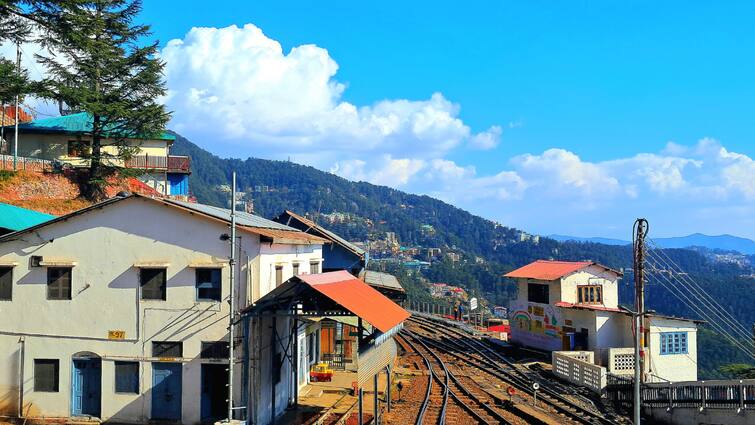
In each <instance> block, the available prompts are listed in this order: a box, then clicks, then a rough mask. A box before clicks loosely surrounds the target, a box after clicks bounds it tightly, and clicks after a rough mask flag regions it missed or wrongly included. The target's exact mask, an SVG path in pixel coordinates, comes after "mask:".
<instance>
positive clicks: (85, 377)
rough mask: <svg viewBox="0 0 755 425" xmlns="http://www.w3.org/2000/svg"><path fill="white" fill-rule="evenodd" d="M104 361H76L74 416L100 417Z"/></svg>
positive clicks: (72, 408) (72, 388) (72, 405)
mask: <svg viewBox="0 0 755 425" xmlns="http://www.w3.org/2000/svg"><path fill="white" fill-rule="evenodd" d="M101 382H102V361H101V360H100V359H74V360H73V376H72V380H71V410H72V415H73V416H94V417H99V416H100V398H101V397H102V391H101V388H102V385H101Z"/></svg>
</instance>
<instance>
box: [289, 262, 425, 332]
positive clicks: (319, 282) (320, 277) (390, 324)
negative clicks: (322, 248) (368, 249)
mask: <svg viewBox="0 0 755 425" xmlns="http://www.w3.org/2000/svg"><path fill="white" fill-rule="evenodd" d="M298 278H299V279H300V280H301V281H303V282H305V283H307V284H308V285H309V286H311V287H312V288H314V289H315V290H317V291H318V292H320V293H321V294H323V295H325V296H326V297H328V298H330V299H332V300H333V301H335V302H337V303H338V304H340V305H341V306H342V307H344V308H345V309H347V310H349V311H351V312H352V313H354V314H356V315H357V316H359V317H361V318H362V319H363V320H366V321H367V322H368V323H369V324H371V325H372V326H374V327H376V328H377V329H378V330H380V331H381V332H388V331H389V330H391V329H393V328H394V327H396V326H397V325H399V324H400V323H402V322H403V321H404V320H406V319H408V318H409V316H411V315H410V314H409V313H408V312H407V311H406V310H404V309H403V308H401V307H400V306H399V305H398V304H396V303H394V302H393V301H391V300H390V299H389V298H388V297H386V296H385V295H383V294H381V293H380V292H378V291H377V290H375V289H373V288H372V287H370V286H369V285H367V284H366V283H364V282H363V281H361V280H359V279H357V278H356V277H354V276H352V275H351V274H350V273H349V272H347V271H343V270H341V271H337V272H329V273H320V274H311V275H300V276H298Z"/></svg>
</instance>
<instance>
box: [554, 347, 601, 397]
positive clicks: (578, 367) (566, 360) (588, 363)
mask: <svg viewBox="0 0 755 425" xmlns="http://www.w3.org/2000/svg"><path fill="white" fill-rule="evenodd" d="M553 373H554V374H556V376H558V377H561V378H563V379H565V380H567V381H569V382H571V383H574V384H577V385H580V386H583V387H587V388H589V389H591V390H593V391H595V392H596V393H598V394H602V393H603V389H604V388H605V387H606V368H604V367H603V366H598V365H595V364H593V352H592V351H554V352H553Z"/></svg>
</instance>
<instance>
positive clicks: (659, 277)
mask: <svg viewBox="0 0 755 425" xmlns="http://www.w3.org/2000/svg"><path fill="white" fill-rule="evenodd" d="M658 270H659V269H658V268H657V267H656V265H655V264H652V269H650V270H647V271H648V274H649V275H651V276H653V277H654V278H655V279H656V281H657V282H658V283H660V284H661V285H662V286H663V287H664V288H666V289H667V290H668V291H669V292H670V293H671V294H672V295H673V296H674V297H675V298H677V299H678V300H679V301H681V302H682V303H683V304H685V305H687V307H689V308H690V309H691V310H693V311H694V312H695V313H697V314H699V315H700V316H701V317H702V318H703V319H705V320H706V321H707V322H708V324H709V325H710V326H711V327H712V328H714V329H715V330H716V331H717V332H718V333H720V334H721V335H722V336H724V337H725V338H726V339H728V340H729V341H730V342H731V343H732V344H734V345H735V346H736V347H737V348H739V349H740V350H742V351H743V352H744V353H745V354H747V355H748V356H749V357H751V358H752V359H754V360H755V347H752V346H750V345H744V344H743V343H742V341H741V340H740V339H738V338H737V337H735V336H733V335H732V334H731V333H730V332H729V331H727V330H726V329H725V328H723V327H722V326H721V325H720V324H719V323H718V322H717V321H716V320H714V319H712V318H711V315H710V314H709V313H707V312H706V311H705V310H704V309H703V308H701V307H700V305H698V304H697V303H695V302H694V301H693V300H692V299H691V298H690V297H689V296H688V295H687V294H685V292H684V291H683V290H681V289H680V288H679V287H678V286H677V285H676V284H674V283H673V282H672V281H671V280H670V279H669V278H668V277H666V276H665V275H664V274H663V273H659V272H658ZM680 283H681V282H680ZM746 340H747V339H746ZM747 341H749V340H747Z"/></svg>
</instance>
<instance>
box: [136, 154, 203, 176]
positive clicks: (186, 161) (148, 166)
mask: <svg viewBox="0 0 755 425" xmlns="http://www.w3.org/2000/svg"><path fill="white" fill-rule="evenodd" d="M125 167H126V168H137V169H141V170H167V171H173V172H182V173H188V172H190V171H191V157H188V156H172V155H169V156H156V155H135V156H132V157H131V158H129V159H127V160H126V162H125Z"/></svg>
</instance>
